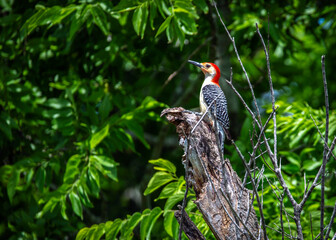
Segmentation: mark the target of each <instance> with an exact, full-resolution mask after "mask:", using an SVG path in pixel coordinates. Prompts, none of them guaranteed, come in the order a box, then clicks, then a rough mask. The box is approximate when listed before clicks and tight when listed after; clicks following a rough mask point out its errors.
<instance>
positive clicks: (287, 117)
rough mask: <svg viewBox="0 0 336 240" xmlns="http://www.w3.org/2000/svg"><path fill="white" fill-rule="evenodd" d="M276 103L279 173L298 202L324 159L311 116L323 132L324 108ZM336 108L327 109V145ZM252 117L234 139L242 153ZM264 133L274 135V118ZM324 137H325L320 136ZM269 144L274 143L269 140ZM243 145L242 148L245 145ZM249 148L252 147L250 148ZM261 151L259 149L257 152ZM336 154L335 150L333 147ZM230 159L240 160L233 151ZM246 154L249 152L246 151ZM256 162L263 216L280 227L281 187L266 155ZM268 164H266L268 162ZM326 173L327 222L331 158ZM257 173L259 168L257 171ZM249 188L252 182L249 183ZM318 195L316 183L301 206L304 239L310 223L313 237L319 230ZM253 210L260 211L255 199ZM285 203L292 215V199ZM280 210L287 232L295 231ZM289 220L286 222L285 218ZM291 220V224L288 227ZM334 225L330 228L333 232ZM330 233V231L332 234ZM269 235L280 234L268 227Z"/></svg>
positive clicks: (334, 128)
mask: <svg viewBox="0 0 336 240" xmlns="http://www.w3.org/2000/svg"><path fill="white" fill-rule="evenodd" d="M276 105H277V107H278V111H277V133H278V134H277V137H278V139H277V140H278V151H279V152H278V154H279V157H280V158H281V165H282V168H281V169H282V174H283V176H284V178H285V181H286V184H287V186H288V187H289V189H290V191H291V192H292V194H293V197H294V199H295V200H296V201H298V202H300V201H301V200H302V197H303V196H304V193H305V188H306V187H307V186H308V187H309V186H311V183H312V182H313V180H314V178H315V175H316V173H317V172H318V170H319V168H320V167H321V164H322V159H323V149H324V147H323V144H324V143H323V140H322V138H321V136H320V135H319V133H318V131H317V128H316V126H315V123H314V121H313V119H314V120H315V122H316V125H317V127H318V129H319V130H320V131H321V132H322V133H323V134H324V133H325V109H313V108H312V107H310V106H309V105H308V104H307V103H302V102H292V103H288V102H284V101H280V100H279V101H277V102H276ZM266 109H267V111H266V112H267V113H268V114H270V113H271V112H272V107H271V106H267V107H266ZM335 120H336V112H335V111H331V112H330V126H329V141H328V143H329V145H330V144H331V141H332V140H333V138H334V137H335V134H336V133H335V131H336V121H335ZM251 123H252V121H251V119H246V121H245V123H244V125H243V128H242V134H241V137H240V139H239V140H237V142H236V143H237V145H239V146H240V147H241V148H242V149H244V152H245V153H248V152H252V147H250V142H249V141H250V140H249V137H250V136H249V135H250V134H251V129H253V126H252V124H251ZM266 132H267V136H269V137H271V138H272V135H273V121H272V120H271V121H270V123H269V126H268V128H267V130H266ZM323 139H324V138H323ZM271 144H273V143H272V142H271ZM244 146H245V148H244ZM250 148H251V149H250ZM261 151H265V148H261ZM261 151H260V152H259V153H258V154H260V153H261ZM333 153H334V154H336V150H335V149H334V151H333ZM232 157H233V158H232V161H237V162H238V161H240V159H239V157H238V156H237V155H236V154H233V156H232ZM246 157H248V155H247V154H246ZM259 160H260V161H259V162H257V166H258V167H259V169H260V168H261V166H262V165H265V168H266V170H265V173H264V175H265V176H266V177H267V180H266V179H264V180H263V182H264V183H263V187H262V186H259V193H260V195H262V196H263V206H264V209H263V211H264V214H265V218H266V223H267V225H268V226H270V227H272V228H274V229H279V227H280V218H279V216H280V202H279V201H278V199H277V197H276V196H275V194H277V196H280V195H281V194H282V190H283V189H282V187H281V185H280V183H279V181H278V180H277V178H276V175H275V174H274V173H273V172H272V170H270V169H269V168H267V167H266V166H268V165H270V166H271V165H272V164H271V162H270V159H269V158H268V157H264V158H262V157H260V158H259ZM267 164H268V165H267ZM326 169H327V175H326V192H325V200H326V203H325V204H326V206H329V207H327V208H326V209H325V217H324V219H325V223H329V221H330V217H331V213H332V210H333V209H332V208H331V207H332V206H334V205H335V201H336V197H335V196H336V192H335V189H334V188H333V187H332V186H334V185H335V183H336V182H335V181H336V179H335V176H334V172H335V171H336V164H335V161H333V158H331V159H330V160H329V162H328V164H327V168H326ZM240 171H242V169H240ZM256 174H257V176H258V171H256ZM247 186H249V187H250V188H251V189H252V186H250V184H248V185H247ZM320 199H321V190H320V186H318V187H317V188H316V189H315V190H314V191H313V193H312V195H311V197H310V198H309V199H308V201H307V203H306V205H305V206H306V207H305V208H304V210H303V214H302V218H301V223H302V227H303V233H304V237H305V239H306V238H307V239H309V238H311V237H312V236H311V227H310V226H312V231H313V233H314V237H315V236H316V234H317V233H318V232H319V229H320ZM254 204H255V206H254V207H255V210H256V212H257V213H259V208H258V206H257V204H256V203H254ZM283 204H284V206H285V209H286V211H287V214H289V215H290V216H292V215H293V209H292V206H291V203H290V201H289V199H288V198H287V197H285V198H284V203H283ZM290 216H287V218H286V215H285V213H283V221H284V227H285V232H286V233H288V234H289V233H290V232H291V233H292V234H293V232H295V229H296V225H295V222H294V220H293V219H292V218H291V217H290ZM287 221H288V222H287ZM288 223H289V224H290V228H291V229H289V227H288ZM335 231H336V229H335V228H333V231H332V234H333V232H335ZM332 234H331V235H332ZM268 236H269V238H270V239H278V237H279V235H278V233H277V232H274V231H268Z"/></svg>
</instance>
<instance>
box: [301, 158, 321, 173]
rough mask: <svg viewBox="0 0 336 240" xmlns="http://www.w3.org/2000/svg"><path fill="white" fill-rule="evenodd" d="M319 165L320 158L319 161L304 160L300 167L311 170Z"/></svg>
mask: <svg viewBox="0 0 336 240" xmlns="http://www.w3.org/2000/svg"><path fill="white" fill-rule="evenodd" d="M321 165H322V160H321V161H313V160H304V161H303V167H302V168H303V169H304V170H306V171H312V170H314V169H316V168H319V167H320V166H321Z"/></svg>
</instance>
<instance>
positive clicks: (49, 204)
mask: <svg viewBox="0 0 336 240" xmlns="http://www.w3.org/2000/svg"><path fill="white" fill-rule="evenodd" d="M59 202H60V198H58V197H52V198H50V199H49V201H48V202H47V203H46V204H45V205H44V206H43V209H42V211H40V212H38V213H37V214H36V218H42V217H43V216H44V215H45V214H46V213H47V212H52V211H53V210H54V208H55V207H56V206H57V204H58V203H59Z"/></svg>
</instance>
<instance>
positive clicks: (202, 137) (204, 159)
mask: <svg viewBox="0 0 336 240" xmlns="http://www.w3.org/2000/svg"><path fill="white" fill-rule="evenodd" d="M161 116H166V118H167V120H168V121H169V122H170V123H172V124H174V125H176V130H177V133H178V135H179V138H180V139H179V143H180V145H181V146H182V147H183V149H184V155H183V157H182V160H183V162H184V163H185V162H186V161H185V160H186V159H187V158H188V159H189V166H185V167H188V172H189V176H188V177H187V176H186V179H188V180H189V181H188V183H189V186H192V187H193V189H194V191H195V193H196V200H195V204H196V205H197V207H198V209H199V210H200V212H201V213H202V215H203V217H204V219H205V221H206V222H207V224H208V225H209V227H210V229H211V230H212V232H213V234H214V236H215V237H216V239H263V237H262V236H263V234H262V232H261V230H260V227H259V224H258V219H257V216H256V213H255V211H254V208H253V206H252V202H251V201H252V200H251V194H252V191H250V190H248V189H246V188H244V186H243V185H242V182H241V180H240V179H239V177H238V175H237V173H236V172H235V171H234V170H233V169H232V166H231V164H230V161H229V159H225V160H224V159H223V157H221V155H220V148H218V145H217V141H216V134H215V131H214V129H213V128H212V126H211V124H210V123H209V122H208V121H205V120H202V121H200V122H199V120H200V118H201V116H199V115H197V114H195V113H193V112H190V111H186V110H185V109H183V108H181V107H178V108H168V109H165V110H163V111H162V113H161ZM197 124H198V125H197ZM195 125H197V127H196V128H195V129H194V131H193V132H191V131H192V129H193V128H194V127H195Z"/></svg>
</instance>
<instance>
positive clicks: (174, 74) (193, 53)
mask: <svg viewBox="0 0 336 240" xmlns="http://www.w3.org/2000/svg"><path fill="white" fill-rule="evenodd" d="M212 38H213V37H209V38H207V39H206V40H205V41H204V42H203V43H202V44H201V45H199V46H198V47H197V48H196V49H195V50H194V51H193V52H192V53H191V54H190V55H189V56H188V58H187V60H185V61H184V62H183V63H182V64H181V66H180V67H179V68H178V69H177V70H176V71H174V72H173V73H172V74H170V75H169V77H168V78H167V80H166V81H165V82H164V84H163V86H162V88H164V87H166V86H167V84H168V83H169V82H170V81H171V80H172V79H173V78H174V77H175V76H176V75H177V74H179V73H180V72H181V71H182V69H183V68H184V66H185V65H186V63H187V62H188V59H190V58H192V56H194V55H195V54H196V53H197V52H198V51H199V50H201V48H202V47H204V46H205V45H206V44H207V43H208V42H209V41H210V40H211V39H212Z"/></svg>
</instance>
